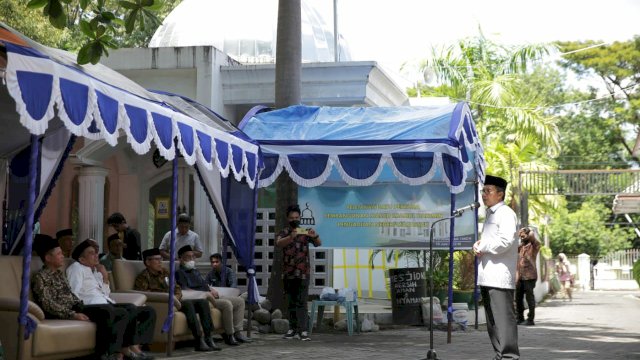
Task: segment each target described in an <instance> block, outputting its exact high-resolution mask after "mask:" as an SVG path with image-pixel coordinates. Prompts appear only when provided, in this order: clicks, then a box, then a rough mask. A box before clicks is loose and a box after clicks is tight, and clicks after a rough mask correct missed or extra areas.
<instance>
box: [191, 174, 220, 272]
mask: <svg viewBox="0 0 640 360" xmlns="http://www.w3.org/2000/svg"><path fill="white" fill-rule="evenodd" d="M195 180H196V181H195V182H194V189H193V195H194V196H193V198H194V204H193V214H194V215H193V228H194V229H195V232H197V233H198V235H200V241H201V242H202V247H203V248H204V249H203V250H204V252H203V255H202V258H201V259H200V261H205V262H208V261H209V255H211V254H213V253H214V252H218V251H219V249H218V243H219V241H218V219H216V214H215V212H214V211H213V208H212V207H211V204H210V203H209V198H208V197H207V194H206V193H205V191H204V189H203V188H202V186H201V185H200V181H199V180H198V179H195Z"/></svg>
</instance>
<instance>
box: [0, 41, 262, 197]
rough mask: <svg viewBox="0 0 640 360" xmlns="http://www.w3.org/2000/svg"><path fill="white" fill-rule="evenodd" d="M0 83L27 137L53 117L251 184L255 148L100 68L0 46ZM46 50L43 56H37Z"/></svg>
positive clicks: (94, 135) (55, 53) (60, 55)
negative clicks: (0, 80)
mask: <svg viewBox="0 0 640 360" xmlns="http://www.w3.org/2000/svg"><path fill="white" fill-rule="evenodd" d="M4 45H5V47H6V51H7V60H8V61H7V68H6V81H7V88H8V91H9V94H10V95H11V97H12V98H13V99H14V100H15V103H16V108H17V112H18V114H19V116H20V123H21V124H22V125H23V126H25V127H26V128H27V129H28V130H29V132H30V133H32V134H35V135H40V134H44V133H45V131H46V130H47V128H48V126H49V121H50V120H51V119H53V118H54V116H55V115H56V111H54V106H55V109H57V116H58V117H59V118H60V119H61V120H62V122H63V123H64V125H65V127H66V128H67V129H68V130H69V131H70V132H71V133H73V134H74V135H77V136H83V137H87V138H90V139H102V140H105V141H106V142H108V143H109V144H111V145H116V144H117V139H118V137H119V135H120V131H123V132H124V133H125V134H126V137H127V141H128V143H129V144H130V146H131V148H132V149H133V150H134V151H135V152H136V153H138V154H145V153H147V152H148V151H149V150H150V149H151V148H152V144H151V142H152V141H153V142H154V143H155V145H156V146H157V148H158V150H159V152H160V154H161V155H162V156H163V157H164V158H166V159H168V160H172V159H173V158H174V157H175V155H176V149H175V146H174V141H173V139H174V138H177V139H178V148H179V150H180V154H181V155H182V156H183V157H184V159H185V161H186V162H187V163H188V164H189V165H193V164H194V163H196V159H197V160H199V163H200V162H201V163H202V164H203V165H204V166H205V167H206V168H207V169H212V168H213V167H214V166H215V167H217V168H218V170H219V172H220V174H222V175H223V176H224V177H226V176H227V175H228V174H229V173H233V174H234V177H235V178H236V179H237V180H239V181H240V180H241V179H242V178H245V179H246V181H247V183H248V184H249V186H250V187H253V186H254V184H255V182H256V177H257V173H258V166H259V161H260V159H259V157H258V149H259V148H258V145H257V144H255V143H253V142H252V141H250V140H249V139H247V138H243V137H242V136H238V133H239V132H237V130H236V132H235V133H234V132H233V131H232V130H229V129H222V128H216V127H214V126H211V125H210V124H207V123H204V122H202V121H199V120H197V119H195V118H194V117H193V116H190V115H189V114H188V113H187V111H185V110H183V109H181V108H179V107H177V106H175V105H170V104H168V103H167V102H165V101H163V99H162V98H161V97H160V96H159V95H156V94H153V93H151V92H148V91H146V90H144V89H143V88H141V87H140V86H138V85H137V84H135V83H133V82H132V81H130V80H128V79H127V78H126V77H124V76H122V75H119V74H118V73H116V72H115V71H113V70H111V69H108V68H106V67H104V66H102V65H88V66H82V67H80V66H78V65H75V64H74V63H73V60H74V59H73V58H72V56H73V55H71V54H69V53H66V52H62V51H60V50H55V49H50V48H44V47H42V46H39V47H35V46H24V45H19V44H15V43H11V42H5V43H4ZM43 50H46V51H43Z"/></svg>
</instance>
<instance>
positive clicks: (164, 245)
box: [159, 213, 203, 260]
mask: <svg viewBox="0 0 640 360" xmlns="http://www.w3.org/2000/svg"><path fill="white" fill-rule="evenodd" d="M190 226H191V218H190V217H189V215H187V214H184V213H183V214H180V215H178V228H177V229H176V230H177V233H176V253H177V252H178V249H182V248H183V247H185V246H187V245H189V246H191V247H192V248H193V254H194V255H195V257H196V258H200V257H202V251H203V250H202V243H201V242H200V236H199V235H198V234H196V233H195V232H194V231H191V230H190V229H189V227H190ZM174 231H175V230H174ZM170 243H171V231H167V233H166V234H164V237H163V238H162V242H161V243H160V246H159V248H160V254H161V255H162V258H163V259H164V260H169V245H170Z"/></svg>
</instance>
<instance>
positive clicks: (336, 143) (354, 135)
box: [240, 103, 485, 194]
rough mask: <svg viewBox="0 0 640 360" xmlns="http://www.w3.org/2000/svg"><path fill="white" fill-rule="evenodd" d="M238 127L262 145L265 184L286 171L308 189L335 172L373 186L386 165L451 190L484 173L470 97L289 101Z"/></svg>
mask: <svg viewBox="0 0 640 360" xmlns="http://www.w3.org/2000/svg"><path fill="white" fill-rule="evenodd" d="M240 128H241V129H242V130H243V131H244V132H245V133H246V134H247V135H248V136H250V137H251V138H252V139H254V140H256V141H257V142H258V143H259V144H260V146H261V150H262V152H263V155H264V162H265V169H264V170H263V171H262V174H261V176H260V182H259V184H260V186H262V187H264V186H268V185H270V184H271V183H273V182H274V181H275V179H276V178H277V177H278V175H279V174H280V173H281V172H282V170H283V169H286V170H287V172H288V173H289V176H290V177H291V178H292V179H293V180H294V181H295V182H296V183H297V184H298V185H301V186H305V187H312V186H318V185H321V184H323V183H325V182H326V181H327V180H328V179H329V178H330V176H331V174H332V172H334V171H335V170H337V172H338V173H339V174H340V177H341V178H342V180H343V181H344V182H345V183H346V184H348V185H354V186H367V185H371V184H373V183H374V182H375V181H376V180H377V179H378V178H379V177H380V176H381V174H382V173H383V168H384V165H385V164H386V165H388V166H389V168H390V169H391V171H392V172H393V174H394V175H395V177H396V178H397V179H398V180H399V181H400V182H402V183H406V184H410V185H421V184H426V183H428V182H429V181H443V182H445V183H446V184H447V185H448V186H449V189H450V191H451V193H452V194H458V193H460V192H462V191H463V190H464V187H465V182H466V181H467V179H468V178H471V179H474V178H476V177H477V179H479V180H480V181H482V180H483V179H484V171H485V161H484V155H483V149H482V145H481V144H480V139H479V138H478V134H477V132H476V129H475V125H474V123H473V120H472V117H471V112H470V110H469V107H468V106H467V104H466V103H458V104H447V105H442V106H432V107H409V106H406V107H362V108H340V107H317V106H291V107H288V108H285V109H280V110H274V111H268V112H258V113H256V114H253V115H248V116H247V117H245V119H244V120H243V121H242V123H241V124H240ZM334 169H335V170H334Z"/></svg>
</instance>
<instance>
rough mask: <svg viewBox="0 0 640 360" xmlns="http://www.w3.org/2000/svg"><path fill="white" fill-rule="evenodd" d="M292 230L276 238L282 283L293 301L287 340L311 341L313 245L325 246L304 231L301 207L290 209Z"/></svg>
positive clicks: (282, 232) (318, 236) (286, 335)
mask: <svg viewBox="0 0 640 360" xmlns="http://www.w3.org/2000/svg"><path fill="white" fill-rule="evenodd" d="M287 221H288V223H289V226H288V227H287V228H286V229H284V230H282V231H280V233H279V234H278V236H277V237H276V246H278V247H280V248H282V254H283V256H282V267H283V269H282V282H283V285H284V292H285V293H286V294H287V298H288V300H289V309H288V310H289V331H287V333H286V334H285V335H284V338H285V339H294V338H298V339H300V340H302V341H309V340H311V339H310V338H309V334H308V333H307V328H308V326H307V298H308V297H309V268H310V266H309V244H310V243H311V244H313V246H316V247H318V246H320V245H322V241H321V240H320V235H318V234H317V233H316V231H315V230H314V229H312V228H305V229H301V228H300V207H298V205H292V206H289V207H288V208H287Z"/></svg>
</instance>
